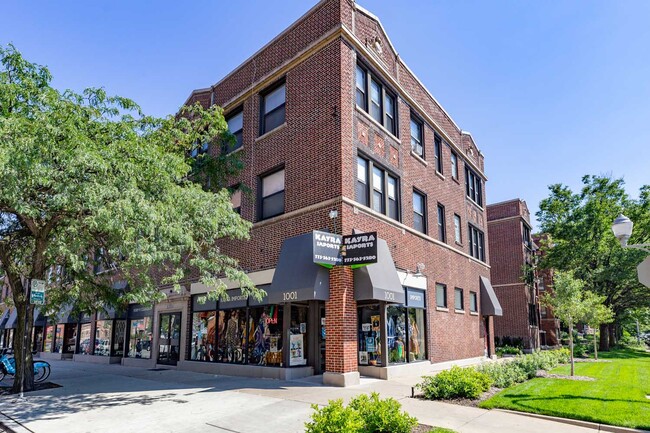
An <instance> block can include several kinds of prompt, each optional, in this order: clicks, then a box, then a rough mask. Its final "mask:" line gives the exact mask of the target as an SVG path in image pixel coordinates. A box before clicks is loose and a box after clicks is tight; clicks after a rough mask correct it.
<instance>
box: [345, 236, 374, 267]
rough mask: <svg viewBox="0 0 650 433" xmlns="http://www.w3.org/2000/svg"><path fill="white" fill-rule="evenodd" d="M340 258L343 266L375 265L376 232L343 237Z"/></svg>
mask: <svg viewBox="0 0 650 433" xmlns="http://www.w3.org/2000/svg"><path fill="white" fill-rule="evenodd" d="M341 256H342V257H343V265H344V266H350V265H351V266H355V265H356V266H362V265H369V264H371V263H377V232H369V233H359V234H354V235H348V236H343V245H341Z"/></svg>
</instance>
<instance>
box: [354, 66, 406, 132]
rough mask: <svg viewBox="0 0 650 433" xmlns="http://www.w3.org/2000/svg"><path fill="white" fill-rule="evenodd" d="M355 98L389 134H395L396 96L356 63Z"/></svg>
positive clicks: (360, 106) (359, 105)
mask: <svg viewBox="0 0 650 433" xmlns="http://www.w3.org/2000/svg"><path fill="white" fill-rule="evenodd" d="M355 81H356V85H355V100H356V103H357V106H358V107H359V108H361V109H362V110H363V111H365V112H367V113H368V114H370V117H372V118H373V119H375V120H376V121H377V123H379V124H380V125H382V126H383V127H384V128H386V129H387V130H388V131H389V132H390V133H391V134H393V135H397V124H396V123H397V122H396V119H397V115H396V113H397V104H396V101H397V99H396V97H395V94H393V93H392V92H391V91H390V90H388V89H386V86H385V85H384V84H382V82H381V81H380V80H379V79H378V78H377V77H376V76H374V74H372V73H370V72H369V71H368V70H367V69H366V68H365V67H362V66H361V65H357V69H356V78H355Z"/></svg>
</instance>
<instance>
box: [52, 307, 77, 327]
mask: <svg viewBox="0 0 650 433" xmlns="http://www.w3.org/2000/svg"><path fill="white" fill-rule="evenodd" d="M78 318H79V315H78V314H77V313H73V311H72V307H63V308H62V309H61V311H59V314H57V315H56V323H77V321H78Z"/></svg>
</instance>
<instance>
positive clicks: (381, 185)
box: [355, 156, 399, 220]
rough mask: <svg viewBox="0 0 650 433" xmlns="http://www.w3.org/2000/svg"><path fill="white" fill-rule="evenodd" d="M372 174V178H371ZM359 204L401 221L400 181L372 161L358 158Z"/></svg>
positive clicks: (357, 191)
mask: <svg viewBox="0 0 650 433" xmlns="http://www.w3.org/2000/svg"><path fill="white" fill-rule="evenodd" d="M370 173H372V176H370ZM355 187H356V197H357V202H359V203H361V204H363V205H364V206H368V207H370V208H372V209H373V210H374V211H375V212H379V213H382V214H384V215H387V216H389V217H390V218H393V219H394V220H399V181H398V179H397V177H395V176H393V175H392V174H390V173H389V172H388V171H386V170H384V169H383V168H381V167H379V166H377V165H375V164H374V163H373V162H372V161H370V160H368V159H365V158H363V157H361V156H358V157H357V180H356V183H355Z"/></svg>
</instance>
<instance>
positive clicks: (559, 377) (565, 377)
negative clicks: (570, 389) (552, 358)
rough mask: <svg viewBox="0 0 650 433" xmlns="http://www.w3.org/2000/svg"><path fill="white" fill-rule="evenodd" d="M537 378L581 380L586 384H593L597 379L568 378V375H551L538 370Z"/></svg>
mask: <svg viewBox="0 0 650 433" xmlns="http://www.w3.org/2000/svg"><path fill="white" fill-rule="evenodd" d="M535 377H545V378H547V379H566V380H580V381H584V382H592V381H594V380H596V379H594V378H593V377H589V376H567V375H566V374H551V373H548V372H546V371H544V370H538V371H537V374H536V375H535Z"/></svg>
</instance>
